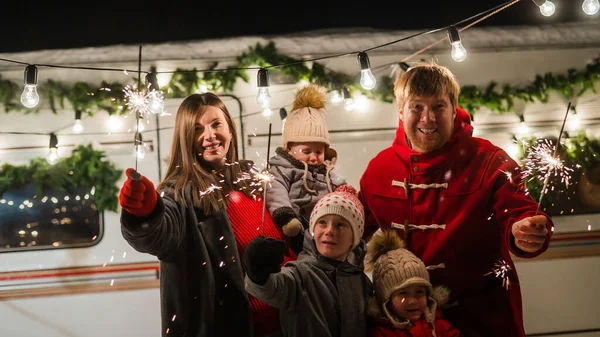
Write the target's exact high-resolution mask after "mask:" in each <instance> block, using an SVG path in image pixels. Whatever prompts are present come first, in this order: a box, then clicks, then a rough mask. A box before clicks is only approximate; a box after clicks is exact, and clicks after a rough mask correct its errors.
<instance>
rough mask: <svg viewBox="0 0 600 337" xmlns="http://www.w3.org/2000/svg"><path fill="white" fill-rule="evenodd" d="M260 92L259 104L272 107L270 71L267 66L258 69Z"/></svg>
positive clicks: (257, 101)
mask: <svg viewBox="0 0 600 337" xmlns="http://www.w3.org/2000/svg"><path fill="white" fill-rule="evenodd" d="M257 82H258V94H257V95H256V103H258V106H259V107H261V108H263V109H267V108H270V107H271V94H270V93H269V72H268V71H267V69H265V68H261V69H260V70H258V75H257Z"/></svg>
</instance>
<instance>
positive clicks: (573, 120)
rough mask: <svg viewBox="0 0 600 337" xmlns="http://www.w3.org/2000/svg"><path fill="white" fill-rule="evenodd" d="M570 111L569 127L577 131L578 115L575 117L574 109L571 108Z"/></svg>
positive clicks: (579, 121) (579, 122)
mask: <svg viewBox="0 0 600 337" xmlns="http://www.w3.org/2000/svg"><path fill="white" fill-rule="evenodd" d="M571 111H573V114H572V116H571V117H572V118H571V122H570V126H571V128H573V129H579V125H580V124H581V119H580V118H579V115H577V109H575V107H574V106H573V107H571Z"/></svg>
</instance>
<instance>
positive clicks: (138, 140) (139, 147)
mask: <svg viewBox="0 0 600 337" xmlns="http://www.w3.org/2000/svg"><path fill="white" fill-rule="evenodd" d="M133 143H134V145H133V156H134V157H137V159H144V157H145V156H146V148H145V145H144V142H143V141H142V134H141V133H139V132H137V133H136V134H135V138H134V141H133Z"/></svg>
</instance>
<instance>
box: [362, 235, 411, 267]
mask: <svg viewBox="0 0 600 337" xmlns="http://www.w3.org/2000/svg"><path fill="white" fill-rule="evenodd" d="M404 246H405V245H404V240H402V238H400V236H398V233H396V231H394V230H391V229H390V230H386V231H383V232H382V233H381V234H380V235H373V237H372V238H371V240H370V241H369V243H368V244H367V256H368V257H369V261H367V263H369V264H371V263H374V262H375V261H377V259H378V258H379V257H380V256H382V255H383V254H385V253H387V252H389V251H391V250H396V249H400V248H404Z"/></svg>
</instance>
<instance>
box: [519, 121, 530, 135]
mask: <svg viewBox="0 0 600 337" xmlns="http://www.w3.org/2000/svg"><path fill="white" fill-rule="evenodd" d="M517 133H518V134H519V135H525V134H527V133H529V127H528V126H527V124H526V123H525V122H524V121H523V122H520V123H519V128H518V129H517Z"/></svg>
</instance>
